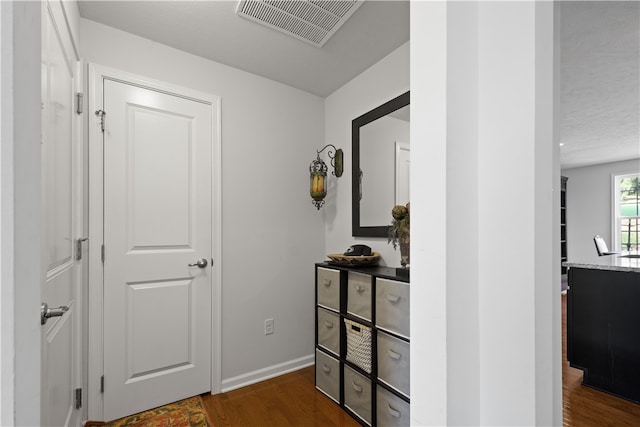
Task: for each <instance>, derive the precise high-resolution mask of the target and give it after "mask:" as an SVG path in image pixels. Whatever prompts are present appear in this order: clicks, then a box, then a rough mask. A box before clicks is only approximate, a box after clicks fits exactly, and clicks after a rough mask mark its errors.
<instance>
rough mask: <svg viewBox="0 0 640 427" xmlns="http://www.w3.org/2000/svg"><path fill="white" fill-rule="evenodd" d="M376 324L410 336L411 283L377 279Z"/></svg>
mask: <svg viewBox="0 0 640 427" xmlns="http://www.w3.org/2000/svg"><path fill="white" fill-rule="evenodd" d="M376 326H377V327H379V328H382V329H386V330H388V331H391V332H395V333H396V334H398V335H401V336H403V337H406V338H409V284H407V283H403V282H397V281H395V280H388V279H381V278H378V279H377V280H376Z"/></svg>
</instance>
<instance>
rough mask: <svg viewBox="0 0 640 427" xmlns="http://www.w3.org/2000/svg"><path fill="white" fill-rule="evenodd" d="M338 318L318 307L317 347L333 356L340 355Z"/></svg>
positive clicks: (335, 314)
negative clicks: (324, 349)
mask: <svg viewBox="0 0 640 427" xmlns="http://www.w3.org/2000/svg"><path fill="white" fill-rule="evenodd" d="M340 326H341V325H340V316H339V315H338V313H334V312H332V311H329V310H325V309H324V308H320V307H318V345H320V346H322V347H324V348H326V349H327V350H329V351H331V352H333V353H334V354H336V355H337V354H339V353H340Z"/></svg>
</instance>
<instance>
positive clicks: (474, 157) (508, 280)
mask: <svg viewBox="0 0 640 427" xmlns="http://www.w3.org/2000/svg"><path fill="white" fill-rule="evenodd" d="M411 24H412V25H411V61H412V62H411V76H412V79H411V91H412V99H411V110H412V112H411V117H412V129H411V139H412V141H414V144H413V146H412V152H411V155H412V156H411V163H412V166H413V165H416V164H420V165H421V167H419V168H418V167H413V168H412V170H411V173H412V175H411V182H412V185H411V188H412V190H413V191H412V214H413V216H414V218H413V220H412V254H411V256H412V272H411V275H412V277H411V324H412V331H411V359H412V360H414V361H416V360H419V361H420V363H418V364H416V363H412V367H411V398H412V401H413V402H428V404H424V405H422V404H420V405H412V413H411V416H412V423H413V424H414V425H510V426H513V425H559V424H560V423H561V416H560V414H561V411H560V407H561V387H560V386H559V382H558V381H557V378H559V376H560V370H559V367H560V363H559V362H560V354H561V347H560V342H559V340H558V339H557V337H558V336H559V334H558V331H559V329H560V310H559V308H560V305H559V295H558V293H557V286H555V285H556V283H555V282H556V281H557V279H555V280H554V274H553V272H554V271H555V270H556V268H555V267H554V263H557V262H558V261H557V260H556V259H554V251H553V250H552V249H551V248H552V247H553V242H554V238H555V237H558V236H557V235H556V234H557V233H556V232H555V229H554V226H553V218H554V215H555V211H556V210H557V209H559V207H558V203H557V201H555V200H556V197H554V194H555V195H557V193H556V191H557V189H558V186H559V182H557V183H555V182H553V181H554V180H553V177H554V171H553V165H554V157H555V156H556V155H557V148H556V147H555V142H554V136H553V116H552V115H553V97H552V95H553V78H552V76H553V27H554V25H553V24H554V23H553V4H551V3H548V4H547V3H545V2H516V3H510V2H478V3H475V2H465V3H460V4H454V3H452V2H449V3H444V2H415V3H412V5H411ZM415 141H425V143H424V144H418V143H417V142H415ZM558 181H559V180H558ZM418 185H420V190H418V189H417V188H418ZM463 189H464V190H463ZM461 191H466V194H465V193H461ZM508 202H511V203H515V204H516V205H518V206H520V207H521V208H520V210H519V211H518V215H515V214H514V212H511V211H510V210H509V209H508V208H507V207H506V206H505V205H506V204H507V203H508ZM463 212H469V215H468V216H470V217H471V219H470V222H469V223H462V222H460V221H459V219H464V218H463V217H464V215H463V214H462V213H463ZM474 216H476V217H475V218H474ZM516 233H517V235H516ZM514 237H515V238H514ZM554 289H555V290H556V291H554ZM458 369H460V370H462V373H457V370H458ZM467 411H468V412H467Z"/></svg>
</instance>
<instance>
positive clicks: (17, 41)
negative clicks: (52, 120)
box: [0, 2, 41, 425]
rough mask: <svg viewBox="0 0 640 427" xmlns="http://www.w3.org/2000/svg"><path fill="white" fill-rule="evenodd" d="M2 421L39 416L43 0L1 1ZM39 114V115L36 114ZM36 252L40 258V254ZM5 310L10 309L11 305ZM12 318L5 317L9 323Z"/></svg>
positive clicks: (25, 421) (32, 420)
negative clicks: (41, 32) (41, 30)
mask: <svg viewBox="0 0 640 427" xmlns="http://www.w3.org/2000/svg"><path fill="white" fill-rule="evenodd" d="M0 8H1V9H2V17H1V19H2V24H1V25H2V30H1V31H2V34H1V35H2V40H1V43H2V44H1V46H2V49H1V50H2V65H1V66H2V77H1V80H0V82H1V90H2V116H1V119H2V134H1V135H2V151H1V153H2V199H1V202H2V207H1V210H0V212H2V218H1V221H2V222H1V230H2V257H1V258H0V259H1V263H2V264H1V265H2V273H1V274H2V282H1V285H0V286H1V292H0V295H1V298H2V301H1V303H2V306H1V310H2V318H1V321H2V330H1V333H2V342H1V345H2V348H1V354H2V400H1V401H0V404H1V405H2V418H1V419H0V424H2V425H38V424H39V423H40V329H41V327H40V321H39V318H40V302H41V299H40V265H39V257H38V256H35V257H34V256H33V254H39V253H40V120H39V119H37V118H38V117H39V115H40V85H39V82H40V3H39V2H2V3H1V4H0ZM34 117H35V118H36V119H35V120H34ZM34 258H35V259H34ZM5 310H6V311H5ZM5 322H6V324H5Z"/></svg>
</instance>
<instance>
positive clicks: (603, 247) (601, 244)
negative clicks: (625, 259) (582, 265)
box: [593, 234, 621, 256]
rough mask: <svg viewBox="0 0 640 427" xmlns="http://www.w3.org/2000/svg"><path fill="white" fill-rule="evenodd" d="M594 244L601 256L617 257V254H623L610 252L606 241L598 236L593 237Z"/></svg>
mask: <svg viewBox="0 0 640 427" xmlns="http://www.w3.org/2000/svg"><path fill="white" fill-rule="evenodd" d="M593 242H594V243H595V244H596V251H598V255H599V256H604V255H615V254H619V253H621V252H616V251H610V250H609V248H608V247H607V242H605V241H604V239H603V238H602V237H600V236H599V235H597V234H596V235H595V236H593Z"/></svg>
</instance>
